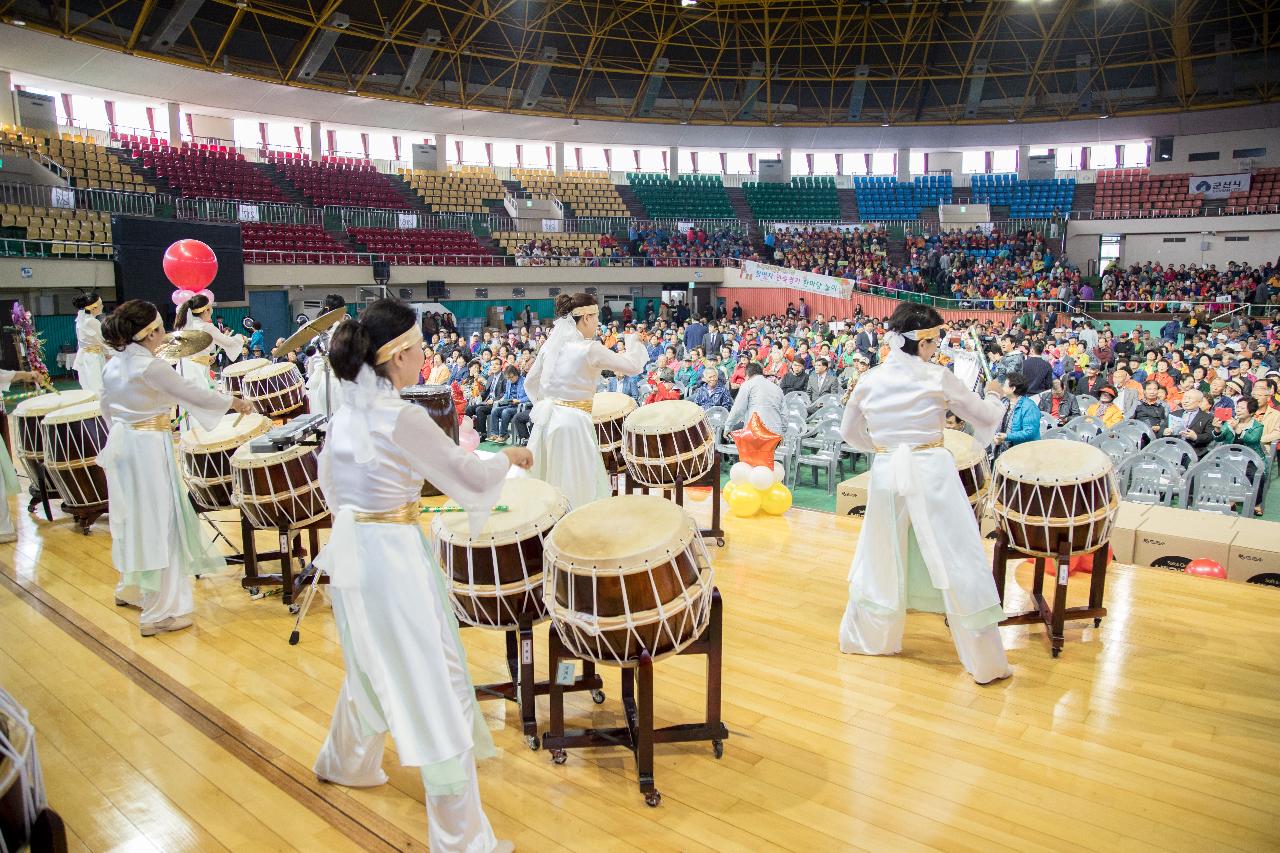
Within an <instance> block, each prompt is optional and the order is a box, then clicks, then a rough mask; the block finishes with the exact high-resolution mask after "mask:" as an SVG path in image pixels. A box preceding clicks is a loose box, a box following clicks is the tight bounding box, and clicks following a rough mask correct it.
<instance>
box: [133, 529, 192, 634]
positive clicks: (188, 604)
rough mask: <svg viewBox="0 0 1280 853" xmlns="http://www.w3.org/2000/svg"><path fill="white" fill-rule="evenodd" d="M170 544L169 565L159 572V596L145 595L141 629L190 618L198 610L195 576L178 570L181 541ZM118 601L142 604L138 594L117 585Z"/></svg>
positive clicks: (139, 619) (143, 594) (176, 539)
mask: <svg viewBox="0 0 1280 853" xmlns="http://www.w3.org/2000/svg"><path fill="white" fill-rule="evenodd" d="M170 541H171V542H172V543H173V544H172V546H171V547H170V553H169V564H168V565H167V566H165V567H164V568H163V569H161V570H160V571H159V575H160V588H159V589H157V590H156V591H155V592H143V593H142V600H141V602H140V603H141V606H142V615H141V616H140V617H139V618H138V624H139V625H152V624H154V623H156V622H162V621H164V620H165V619H168V618H170V617H172V616H186V615H187V614H188V613H191V612H192V611H193V610H195V609H196V606H195V600H194V598H193V597H192V594H191V576H190V575H188V574H185V573H183V572H182V571H181V570H180V569H179V568H178V566H179V564H180V562H181V560H180V558H179V556H178V551H179V547H180V546H179V545H178V537H177V536H176V535H174V536H171V537H170ZM116 597H118V598H121V599H124V600H125V601H127V602H129V603H131V604H134V603H139V602H138V590H137V589H136V588H133V589H130V588H127V587H124V585H123V584H117V585H116Z"/></svg>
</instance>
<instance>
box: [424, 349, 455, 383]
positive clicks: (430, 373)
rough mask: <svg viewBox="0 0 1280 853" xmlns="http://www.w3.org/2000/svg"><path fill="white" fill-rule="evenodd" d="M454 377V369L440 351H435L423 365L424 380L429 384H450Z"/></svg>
mask: <svg viewBox="0 0 1280 853" xmlns="http://www.w3.org/2000/svg"><path fill="white" fill-rule="evenodd" d="M452 379H453V374H452V371H451V370H449V366H448V365H446V364H445V363H444V358H443V357H442V356H441V355H440V353H438V352H437V353H435V354H434V355H432V356H431V357H430V358H428V359H427V363H426V364H424V365H422V381H423V382H425V383H427V384H428V385H448V384H449V382H450V380H452Z"/></svg>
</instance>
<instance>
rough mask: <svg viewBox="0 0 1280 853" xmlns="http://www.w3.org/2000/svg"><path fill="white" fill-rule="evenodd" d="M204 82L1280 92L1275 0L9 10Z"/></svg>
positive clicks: (940, 118)
mask: <svg viewBox="0 0 1280 853" xmlns="http://www.w3.org/2000/svg"><path fill="white" fill-rule="evenodd" d="M0 19H3V20H5V21H7V22H9V23H13V22H15V21H21V22H22V24H23V25H25V26H26V27H27V28H28V29H29V30H33V31H38V32H46V33H50V34H55V35H62V36H64V37H69V38H72V39H74V40H76V41H80V42H84V43H87V44H92V45H94V46H97V47H102V48H107V49H110V50H116V51H120V52H123V53H131V54H135V55H137V56H142V57H147V58H152V59H161V60H165V61H169V62H174V63H180V64H182V65H184V66H187V67H190V68H199V69H206V70H209V71H215V72H220V73H226V74H231V75H238V76H242V77H250V78H253V79H257V80H261V81H264V82H271V83H284V84H286V85H291V86H299V87H304V88H310V89H319V90H323V91H333V92H338V93H345V94H358V95H362V96H366V97H372V98H379V99H387V100H393V101H400V102H404V103H411V104H429V105H433V106H439V107H456V108H462V109H468V110H482V111H500V112H509V113H515V114H520V115H529V116H549V117H555V118H561V119H564V118H574V119H583V120H617V121H631V122H660V123H669V124H682V123H689V124H693V125H744V126H764V127H769V126H818V125H850V126H858V125H870V126H882V125H886V124H888V125H891V126H895V127H896V126H909V125H937V124H990V123H999V122H1012V121H1017V122H1031V121H1061V120H1066V119H1079V118H1094V119H1096V118H1098V117H1100V116H1123V115H1151V114H1159V113H1173V112H1184V111H1189V110H1198V109H1207V108H1218V107H1233V106H1243V105H1249V104H1258V103H1267V102H1272V101H1276V100H1280V63H1278V62H1277V60H1278V59H1280V56H1278V55H1277V54H1278V53H1280V35H1278V33H1277V31H1278V29H1280V27H1278V26H1277V22H1278V21H1280V0H973V2H963V0H948V2H937V1H936V0H912V2H880V0H874V1H873V2H836V0H794V2H792V0H699V2H697V3H696V5H692V6H683V5H681V0H608V2H601V1H600V0H443V2H441V0H359V2H357V0H323V2H306V0H56V2H54V1H52V0H0Z"/></svg>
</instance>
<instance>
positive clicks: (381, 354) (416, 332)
mask: <svg viewBox="0 0 1280 853" xmlns="http://www.w3.org/2000/svg"><path fill="white" fill-rule="evenodd" d="M420 343H422V329H420V328H418V327H417V326H410V327H409V329H408V331H406V332H405V333H404V334H402V335H397V336H396V337H394V338H392V339H391V340H389V341H387V342H386V343H385V344H383V345H382V346H380V347H378V352H377V353H376V354H375V355H374V357H373V363H374V364H386V363H387V362H388V361H390V360H391V359H392V358H394V357H395V354H396V353H398V352H401V351H403V350H407V349H408V348H409V347H411V346H415V345H417V344H420Z"/></svg>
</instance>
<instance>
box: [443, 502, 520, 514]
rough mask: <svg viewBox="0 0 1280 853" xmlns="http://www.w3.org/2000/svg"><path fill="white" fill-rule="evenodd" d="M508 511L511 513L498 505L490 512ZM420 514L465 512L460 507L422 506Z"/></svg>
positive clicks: (502, 505) (503, 505)
mask: <svg viewBox="0 0 1280 853" xmlns="http://www.w3.org/2000/svg"><path fill="white" fill-rule="evenodd" d="M510 511H511V507H509V506H507V505H506V504H498V505H497V506H495V507H494V508H493V509H492V510H491V512H510ZM422 512H423V513H428V512H466V510H465V509H463V508H462V507H460V506H424V507H423V508H422Z"/></svg>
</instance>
